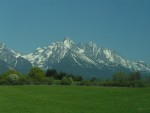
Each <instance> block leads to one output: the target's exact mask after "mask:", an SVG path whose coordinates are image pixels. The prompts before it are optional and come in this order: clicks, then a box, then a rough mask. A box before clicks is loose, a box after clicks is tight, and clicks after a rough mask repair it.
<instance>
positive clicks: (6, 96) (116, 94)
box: [0, 85, 150, 113]
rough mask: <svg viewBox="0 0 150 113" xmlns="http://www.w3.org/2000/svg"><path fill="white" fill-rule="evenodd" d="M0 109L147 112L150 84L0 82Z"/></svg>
mask: <svg viewBox="0 0 150 113" xmlns="http://www.w3.org/2000/svg"><path fill="white" fill-rule="evenodd" d="M0 113H150V88H117V87H89V86H54V85H52V86H42V85H41V86H0Z"/></svg>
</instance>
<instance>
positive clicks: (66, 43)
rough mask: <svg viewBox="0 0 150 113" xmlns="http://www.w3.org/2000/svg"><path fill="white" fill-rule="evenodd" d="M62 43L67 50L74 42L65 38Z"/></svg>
mask: <svg viewBox="0 0 150 113" xmlns="http://www.w3.org/2000/svg"><path fill="white" fill-rule="evenodd" d="M63 42H64V45H65V46H66V47H67V48H70V47H71V46H72V44H74V42H73V41H72V40H71V39H70V38H68V37H65V38H64V41H63Z"/></svg>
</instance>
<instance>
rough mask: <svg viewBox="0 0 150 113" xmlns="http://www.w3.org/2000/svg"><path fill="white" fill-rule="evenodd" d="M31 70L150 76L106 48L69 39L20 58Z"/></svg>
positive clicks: (137, 64)
mask: <svg viewBox="0 0 150 113" xmlns="http://www.w3.org/2000/svg"><path fill="white" fill-rule="evenodd" d="M22 57H23V58H25V59H27V60H29V61H30V62H31V63H32V65H33V66H38V67H41V68H43V69H48V68H56V69H57V70H59V71H65V72H69V73H73V74H80V75H84V76H86V77H88V76H96V77H100V76H110V75H111V74H112V73H114V72H116V71H141V72H150V66H149V65H147V64H145V63H143V62H134V61H129V60H127V59H125V58H123V57H122V56H120V55H119V54H118V53H116V52H115V51H113V50H110V49H108V48H100V47H98V46H97V45H96V44H94V43H92V42H89V43H85V44H84V43H78V44H75V43H74V42H73V41H72V40H70V39H69V38H65V39H64V41H62V42H56V43H52V44H51V45H50V46H48V47H44V48H37V49H36V50H35V51H34V52H33V53H30V54H28V55H24V56H22Z"/></svg>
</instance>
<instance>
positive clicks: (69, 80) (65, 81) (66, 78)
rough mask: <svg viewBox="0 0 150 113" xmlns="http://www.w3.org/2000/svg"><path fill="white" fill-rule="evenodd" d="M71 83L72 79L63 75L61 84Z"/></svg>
mask: <svg viewBox="0 0 150 113" xmlns="http://www.w3.org/2000/svg"><path fill="white" fill-rule="evenodd" d="M72 83H73V79H72V78H71V77H69V78H68V77H63V78H62V80H61V85H71V84H72Z"/></svg>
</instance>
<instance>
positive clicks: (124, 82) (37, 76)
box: [0, 67, 150, 87]
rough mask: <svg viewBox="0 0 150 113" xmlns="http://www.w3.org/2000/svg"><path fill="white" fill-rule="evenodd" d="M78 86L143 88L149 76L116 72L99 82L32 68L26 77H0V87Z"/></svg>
mask: <svg viewBox="0 0 150 113" xmlns="http://www.w3.org/2000/svg"><path fill="white" fill-rule="evenodd" d="M41 84H43V85H44V84H45V85H52V84H55V85H79V86H83V85H84V86H110V87H113V86H117V87H145V86H148V85H150V76H146V77H144V78H143V77H142V75H141V73H140V72H130V73H125V72H117V73H114V74H113V75H112V79H110V80H100V79H97V78H96V77H93V78H91V79H90V80H87V79H84V78H83V77H82V76H79V75H73V74H69V73H65V72H58V71H57V70H55V69H48V70H46V72H45V71H44V70H42V69H41V68H39V67H33V68H32V69H31V70H30V71H29V73H28V74H27V75H24V74H21V73H19V72H17V71H15V70H8V71H7V72H5V73H3V74H1V75H0V85H41Z"/></svg>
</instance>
